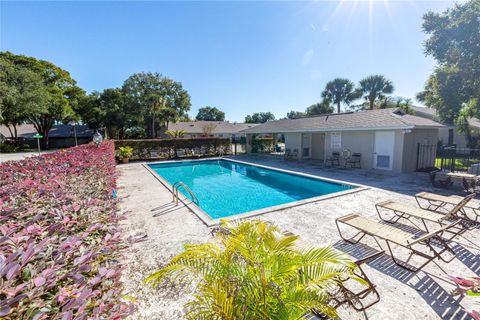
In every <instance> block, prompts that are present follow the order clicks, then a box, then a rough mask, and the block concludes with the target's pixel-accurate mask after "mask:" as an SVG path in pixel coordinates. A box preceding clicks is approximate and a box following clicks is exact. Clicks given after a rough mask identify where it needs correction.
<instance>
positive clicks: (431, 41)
mask: <svg viewBox="0 0 480 320" xmlns="http://www.w3.org/2000/svg"><path fill="white" fill-rule="evenodd" d="M479 16H480V1H478V0H470V1H467V2H464V3H459V4H455V5H454V6H453V7H452V8H450V9H448V10H446V11H445V12H443V13H440V14H439V13H433V12H429V13H427V14H425V15H424V17H423V30H424V32H425V33H427V34H428V35H429V38H428V39H427V40H426V41H425V52H426V54H427V55H431V56H433V57H434V58H435V59H436V60H437V62H438V64H439V65H438V66H437V67H436V68H435V70H434V72H433V74H432V75H431V76H430V77H429V78H428V80H427V82H426V84H425V88H424V91H423V92H420V93H419V94H418V95H417V99H418V100H420V101H422V102H423V103H424V104H425V105H426V106H428V107H430V108H435V109H436V110H437V114H438V116H439V118H440V120H442V121H444V122H446V123H449V124H452V123H454V122H455V121H456V119H457V118H458V117H459V115H460V113H461V110H462V108H463V106H464V105H466V104H468V103H469V101H471V100H472V99H475V98H478V97H480V46H479V45H478V44H479V43H480V19H479V18H478V17H479Z"/></svg>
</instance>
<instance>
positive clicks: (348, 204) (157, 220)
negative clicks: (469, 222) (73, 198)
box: [118, 156, 480, 320]
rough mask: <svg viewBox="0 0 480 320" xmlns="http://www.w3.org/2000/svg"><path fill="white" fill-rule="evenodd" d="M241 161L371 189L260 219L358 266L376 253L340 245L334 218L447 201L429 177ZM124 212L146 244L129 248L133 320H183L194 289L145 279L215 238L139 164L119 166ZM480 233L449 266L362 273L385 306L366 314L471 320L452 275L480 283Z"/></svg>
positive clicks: (382, 261)
mask: <svg viewBox="0 0 480 320" xmlns="http://www.w3.org/2000/svg"><path fill="white" fill-rule="evenodd" d="M237 158H238V159H240V160H244V161H247V162H253V163H258V164H263V165H269V166H272V167H277V168H283V169H288V170H292V171H299V172H303V173H308V174H313V175H317V176H321V177H326V178H332V179H338V180H345V181H349V182H352V183H359V184H363V185H367V186H369V187H370V189H368V190H364V191H362V192H358V193H353V194H347V195H343V196H341V197H336V198H331V199H325V200H322V201H318V202H314V203H308V204H304V205H301V206H297V207H293V208H288V209H284V210H280V211H276V212H271V213H266V214H263V215H260V216H257V217H255V218H256V219H262V220H268V221H271V222H274V223H276V224H277V225H278V226H279V227H281V228H283V229H285V230H288V231H290V232H292V233H295V234H297V235H299V236H300V237H301V238H302V240H303V241H304V242H306V243H308V244H310V245H312V246H324V245H333V246H334V247H336V248H337V249H339V250H342V251H345V252H347V253H348V254H350V255H351V256H352V257H353V258H360V257H362V256H366V255H367V254H369V253H371V252H373V249H374V248H376V246H375V245H374V244H373V243H372V242H370V241H365V243H366V244H367V245H368V246H367V245H349V244H346V243H345V242H343V241H340V237H339V236H338V233H337V229H336V226H335V222H334V221H335V218H336V217H339V216H342V215H345V214H348V213H351V212H358V213H360V214H362V215H364V216H366V217H371V218H373V219H375V220H378V216H377V214H376V211H375V207H374V204H375V203H377V202H380V201H384V200H387V199H394V200H398V201H402V202H404V203H409V204H412V205H416V203H415V199H414V198H413V195H414V194H415V193H417V192H420V191H434V192H438V193H445V192H446V190H443V189H434V188H432V186H431V184H430V182H429V179H428V175H426V174H422V173H415V174H404V175H393V174H390V173H388V172H380V171H374V170H368V171H366V170H345V169H322V168H320V167H319V166H318V165H317V164H316V163H313V162H285V161H282V160H276V159H270V158H263V157H251V156H240V157H237ZM118 170H119V172H120V174H121V176H120V177H119V196H120V198H121V202H120V209H121V210H122V211H124V212H126V220H125V221H124V229H125V232H126V235H127V236H146V238H145V241H142V242H138V243H135V244H133V245H132V247H131V248H130V249H129V251H128V252H127V254H126V255H125V259H126V261H125V267H126V269H125V272H124V274H123V276H122V279H123V282H124V287H125V292H124V293H125V294H126V295H129V296H131V297H133V298H135V299H136V302H137V304H138V310H137V312H136V313H135V314H133V315H132V316H131V319H181V318H182V306H183V304H184V303H185V302H186V301H188V299H189V297H190V294H191V292H189V288H178V287H174V286H170V285H165V286H163V287H161V288H156V289H154V288H151V287H149V286H147V285H145V284H144V283H143V280H144V279H145V277H146V276H148V275H149V274H151V273H152V272H154V271H156V270H158V269H159V268H161V267H162V266H163V265H164V264H165V263H166V262H167V261H168V260H169V258H171V257H172V256H173V255H175V254H178V253H179V252H181V251H182V248H183V244H185V243H200V242H205V241H208V239H209V238H210V234H209V232H210V228H209V227H207V226H206V225H205V224H204V223H203V222H202V221H201V220H200V219H199V218H198V217H197V216H196V215H195V214H194V213H192V212H191V211H190V210H189V209H188V208H186V207H185V206H179V207H175V206H173V205H172V204H171V200H172V195H171V193H170V191H168V190H167V189H166V188H165V187H164V186H163V185H162V184H160V183H159V182H158V181H157V180H156V179H155V178H154V177H153V176H152V175H151V174H150V173H149V172H148V171H147V170H146V169H145V168H144V167H143V166H142V164H141V163H132V164H128V165H121V166H118ZM473 243H475V244H477V245H480V230H479V229H478V228H477V229H475V230H472V231H468V232H466V233H465V234H464V235H463V238H460V240H459V241H458V242H455V243H454V244H453V247H454V249H455V251H456V253H457V258H455V259H454V260H453V261H452V262H450V263H449V264H446V263H443V262H441V261H438V262H437V261H436V262H435V263H430V264H429V265H427V267H425V269H424V271H421V272H418V273H416V274H414V273H412V272H409V271H407V270H404V269H402V268H400V267H398V266H396V265H395V264H394V263H393V262H392V260H391V259H390V258H389V256H388V255H383V256H382V257H380V258H378V259H377V260H375V261H373V262H371V263H369V264H368V265H367V266H365V271H366V272H367V273H368V275H369V277H370V279H371V280H372V282H374V283H375V284H376V285H377V288H378V291H379V293H380V295H381V301H380V302H379V303H378V304H376V305H374V306H373V307H371V308H370V309H369V310H368V311H367V316H368V318H369V319H379V320H380V319H398V318H402V320H409V319H412V320H413V319H469V316H468V315H467V314H466V312H465V311H464V309H463V308H467V309H469V310H471V309H474V308H477V309H478V308H479V305H478V303H477V304H476V303H475V299H473V298H461V297H454V296H452V295H451V294H450V293H451V291H452V290H453V289H454V288H455V286H454V285H453V283H452V282H451V281H450V280H448V275H455V276H462V277H473V276H475V275H477V276H478V275H480V249H479V247H478V246H475V245H474V244H473ZM339 315H340V318H341V319H365V317H364V315H363V314H361V313H356V312H354V311H352V310H348V309H341V310H339Z"/></svg>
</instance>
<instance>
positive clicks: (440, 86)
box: [417, 66, 471, 124]
mask: <svg viewBox="0 0 480 320" xmlns="http://www.w3.org/2000/svg"><path fill="white" fill-rule="evenodd" d="M465 91H470V90H469V89H468V88H465V87H464V86H463V85H462V75H461V73H459V72H458V70H457V68H456V67H450V66H441V67H437V68H436V69H435V71H434V73H433V74H432V75H431V76H430V77H429V78H428V80H427V83H426V85H425V90H424V91H422V92H420V93H419V94H417V99H418V100H419V101H422V102H423V103H424V104H425V105H426V106H427V107H429V108H434V109H435V110H437V114H438V117H439V119H440V120H441V121H442V122H444V123H448V124H453V123H454V122H455V120H456V119H457V117H458V115H459V113H460V110H461V109H462V105H463V104H464V103H466V102H468V101H469V100H470V97H471V95H470V94H468V93H466V92H465Z"/></svg>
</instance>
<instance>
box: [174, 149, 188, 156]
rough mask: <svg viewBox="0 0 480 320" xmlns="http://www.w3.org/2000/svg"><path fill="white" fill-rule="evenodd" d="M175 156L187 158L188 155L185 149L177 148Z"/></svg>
mask: <svg viewBox="0 0 480 320" xmlns="http://www.w3.org/2000/svg"><path fill="white" fill-rule="evenodd" d="M176 156H177V158H187V157H188V155H187V152H186V151H185V149H177V150H176Z"/></svg>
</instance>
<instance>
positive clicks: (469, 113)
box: [455, 99, 480, 148]
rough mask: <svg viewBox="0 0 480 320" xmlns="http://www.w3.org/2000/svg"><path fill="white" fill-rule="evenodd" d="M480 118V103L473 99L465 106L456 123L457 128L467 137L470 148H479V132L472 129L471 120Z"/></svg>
mask: <svg viewBox="0 0 480 320" xmlns="http://www.w3.org/2000/svg"><path fill="white" fill-rule="evenodd" d="M474 117H475V118H480V102H479V100H478V99H472V100H470V101H469V102H468V103H466V104H464V105H463V108H462V110H460V112H459V115H458V117H457V119H456V121H455V124H456V125H457V128H458V129H459V131H460V132H462V133H463V134H464V135H465V138H466V140H467V145H468V147H469V148H478V145H477V141H478V140H479V138H480V135H479V132H478V131H477V130H473V129H472V128H471V127H470V119H471V118H474Z"/></svg>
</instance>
